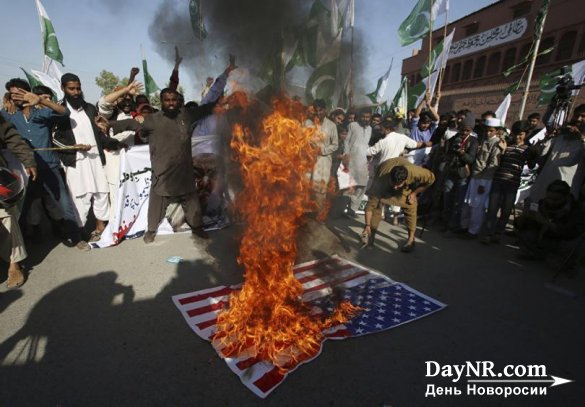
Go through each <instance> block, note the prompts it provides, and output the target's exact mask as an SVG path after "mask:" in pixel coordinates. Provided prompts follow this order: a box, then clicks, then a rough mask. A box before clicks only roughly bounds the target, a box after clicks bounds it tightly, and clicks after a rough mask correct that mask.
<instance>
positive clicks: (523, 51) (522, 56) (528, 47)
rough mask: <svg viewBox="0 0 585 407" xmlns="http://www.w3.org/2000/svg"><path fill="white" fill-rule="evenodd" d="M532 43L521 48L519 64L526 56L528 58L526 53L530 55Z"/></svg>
mask: <svg viewBox="0 0 585 407" xmlns="http://www.w3.org/2000/svg"><path fill="white" fill-rule="evenodd" d="M531 45H532V43H528V44H524V45H522V48H520V53H519V54H518V60H517V61H516V63H517V64H519V63H520V62H522V61H523V60H524V58H526V55H528V52H529V51H530V46H531Z"/></svg>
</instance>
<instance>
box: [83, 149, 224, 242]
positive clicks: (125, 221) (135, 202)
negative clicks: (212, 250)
mask: <svg viewBox="0 0 585 407" xmlns="http://www.w3.org/2000/svg"><path fill="white" fill-rule="evenodd" d="M150 179H151V168H150V152H149V148H148V146H133V147H132V148H130V149H129V150H128V151H125V150H120V185H119V188H118V199H117V203H118V207H117V208H112V210H115V211H116V212H115V214H114V216H112V217H110V218H111V220H110V222H109V223H108V225H107V226H106V229H105V230H104V232H103V233H102V237H101V239H100V241H99V242H95V243H91V246H92V247H93V248H102V247H108V246H114V245H117V244H118V243H120V242H121V241H122V240H124V239H126V238H130V239H131V238H135V237H139V236H142V234H143V233H144V232H145V231H146V229H147V227H148V197H149V196H150ZM193 182H195V179H193ZM169 220H170V221H171V222H172V224H173V225H174V228H173V226H171V223H170V222H169ZM228 225H229V219H228V216H227V213H226V211H225V210H223V211H220V212H218V210H217V208H215V211H214V213H208V214H205V215H204V216H203V226H204V228H205V230H207V231H209V230H218V229H222V228H224V227H226V226H228ZM187 230H190V228H189V226H188V225H187V224H186V223H184V215H183V210H182V208H181V206H180V205H178V204H171V205H169V207H168V208H167V213H166V216H165V218H164V219H163V221H162V223H161V224H160V225H159V227H158V230H157V232H156V233H157V234H158V235H163V234H171V233H174V231H179V232H182V231H187Z"/></svg>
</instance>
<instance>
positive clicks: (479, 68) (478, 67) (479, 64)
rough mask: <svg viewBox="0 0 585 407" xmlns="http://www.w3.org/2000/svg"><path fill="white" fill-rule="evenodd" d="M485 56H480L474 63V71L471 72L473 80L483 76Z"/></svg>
mask: <svg viewBox="0 0 585 407" xmlns="http://www.w3.org/2000/svg"><path fill="white" fill-rule="evenodd" d="M486 59H487V58H486V56H485V55H482V56H480V57H479V58H477V60H476V61H475V69H474V70H473V77H474V78H481V77H482V76H483V71H484V70H485V61H486Z"/></svg>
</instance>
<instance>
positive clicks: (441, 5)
mask: <svg viewBox="0 0 585 407" xmlns="http://www.w3.org/2000/svg"><path fill="white" fill-rule="evenodd" d="M448 9H449V0H418V2H417V3H416V5H415V6H414V8H413V9H412V11H411V12H410V14H409V15H408V17H406V20H404V21H403V22H402V24H400V27H398V36H399V37H400V45H402V46H405V45H409V44H412V43H413V42H415V41H417V40H419V39H421V38H422V37H424V36H425V34H426V33H428V32H429V29H430V27H431V23H432V22H433V21H434V20H435V18H437V16H439V15H441V14H445V13H446V12H447V10H448Z"/></svg>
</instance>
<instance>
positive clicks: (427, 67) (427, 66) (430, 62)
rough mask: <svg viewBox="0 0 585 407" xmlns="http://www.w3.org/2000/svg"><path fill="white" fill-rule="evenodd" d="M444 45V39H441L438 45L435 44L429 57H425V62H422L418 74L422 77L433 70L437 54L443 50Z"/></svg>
mask: <svg viewBox="0 0 585 407" xmlns="http://www.w3.org/2000/svg"><path fill="white" fill-rule="evenodd" d="M444 45H445V39H444V38H443V40H441V42H440V43H439V45H437V46H436V47H435V48H434V49H433V50H432V51H431V55H430V56H429V58H427V60H426V62H425V63H424V64H423V66H422V68H421V70H420V75H421V76H422V77H423V78H424V77H425V76H429V75H430V74H432V73H433V71H434V70H435V62H436V61H437V56H438V55H440V54H441V52H443V47H444Z"/></svg>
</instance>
